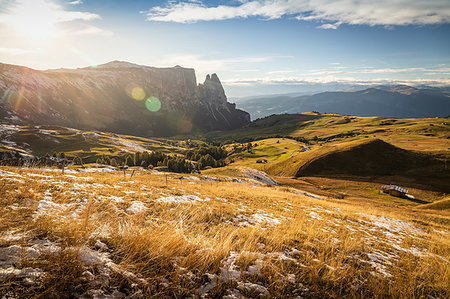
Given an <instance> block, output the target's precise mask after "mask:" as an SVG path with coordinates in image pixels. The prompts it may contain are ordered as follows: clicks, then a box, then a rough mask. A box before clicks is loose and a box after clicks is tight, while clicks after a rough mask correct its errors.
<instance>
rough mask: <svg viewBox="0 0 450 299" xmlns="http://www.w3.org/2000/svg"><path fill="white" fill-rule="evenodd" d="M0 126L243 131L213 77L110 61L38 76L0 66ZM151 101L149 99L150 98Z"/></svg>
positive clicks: (242, 120) (157, 132) (156, 132)
mask: <svg viewBox="0 0 450 299" xmlns="http://www.w3.org/2000/svg"><path fill="white" fill-rule="evenodd" d="M0 95H1V96H2V101H1V102H0V106H1V107H0V121H1V122H3V123H15V124H48V125H62V126H68V127H73V128H78V129H83V130H102V131H110V132H117V133H125V134H133V135H141V136H165V135H173V134H180V133H181V134H182V133H190V132H197V131H205V130H227V129H234V128H238V127H241V126H244V125H246V124H247V123H249V121H250V116H249V114H248V113H246V112H244V111H241V110H238V109H236V107H235V105H234V104H231V103H228V102H227V97H226V95H225V92H224V89H223V87H222V84H221V83H220V80H219V78H218V77H217V75H216V74H212V75H211V76H210V75H208V76H207V77H206V80H205V81H204V83H203V84H198V85H197V82H196V77H195V71H194V70H193V69H189V68H182V67H180V66H176V67H173V68H154V67H148V66H142V65H136V64H132V63H128V62H121V61H113V62H109V63H106V64H103V65H99V66H96V67H88V68H82V69H58V70H48V71H38V70H33V69H30V68H26V67H20V66H14V65H7V64H0ZM149 98H150V99H149Z"/></svg>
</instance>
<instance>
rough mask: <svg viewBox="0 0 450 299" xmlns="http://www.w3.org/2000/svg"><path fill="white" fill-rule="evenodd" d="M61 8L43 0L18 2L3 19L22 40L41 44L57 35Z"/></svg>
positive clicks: (21, 0) (20, 0)
mask: <svg viewBox="0 0 450 299" xmlns="http://www.w3.org/2000/svg"><path fill="white" fill-rule="evenodd" d="M61 11H62V9H61V7H60V6H58V5H56V4H54V3H51V2H48V1H45V0H19V1H17V3H16V5H15V6H13V7H11V9H10V11H9V14H8V15H7V16H5V17H4V18H3V19H4V20H6V21H7V23H8V24H9V25H10V26H11V27H13V28H14V29H15V30H16V31H17V32H18V33H19V34H20V35H21V36H22V38H24V39H27V40H29V41H32V42H43V41H47V40H48V39H50V38H54V37H57V36H58V35H59V32H58V29H57V28H56V24H57V23H58V22H60V21H63V20H61V18H60V15H59V13H60V12H61Z"/></svg>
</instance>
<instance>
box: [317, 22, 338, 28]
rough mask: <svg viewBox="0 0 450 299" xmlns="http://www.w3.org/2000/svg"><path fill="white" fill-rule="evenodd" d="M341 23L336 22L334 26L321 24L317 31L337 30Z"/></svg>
mask: <svg viewBox="0 0 450 299" xmlns="http://www.w3.org/2000/svg"><path fill="white" fill-rule="evenodd" d="M341 24H342V23H341V22H337V23H335V24H323V25H320V26H318V27H317V28H319V29H338V27H339V26H340V25H341Z"/></svg>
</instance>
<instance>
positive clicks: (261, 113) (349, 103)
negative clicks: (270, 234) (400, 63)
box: [236, 85, 450, 119]
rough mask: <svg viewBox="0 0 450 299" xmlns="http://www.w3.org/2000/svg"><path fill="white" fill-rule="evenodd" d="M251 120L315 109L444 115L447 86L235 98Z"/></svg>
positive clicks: (449, 99)
mask: <svg viewBox="0 0 450 299" xmlns="http://www.w3.org/2000/svg"><path fill="white" fill-rule="evenodd" d="M236 102H237V105H238V107H239V108H240V109H243V110H245V111H248V112H249V113H250V115H251V116H252V119H256V118H261V117H265V116H268V115H272V114H281V113H299V112H309V111H317V112H320V113H339V114H344V115H355V116H382V117H397V118H427V117H445V116H448V115H449V114H450V89H448V88H433V87H426V86H425V87H421V88H416V87H411V86H407V85H388V86H385V85H382V86H375V87H370V88H365V89H359V90H350V91H332V92H321V93H317V94H313V95H293V94H285V95H274V96H266V97H250V98H243V99H240V100H236Z"/></svg>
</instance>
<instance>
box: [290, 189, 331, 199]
mask: <svg viewBox="0 0 450 299" xmlns="http://www.w3.org/2000/svg"><path fill="white" fill-rule="evenodd" d="M289 192H292V193H295V194H300V195H305V196H309V197H312V198H315V199H322V200H324V199H325V198H324V197H322V196H319V195H316V194H312V193H308V192H304V191H300V190H289Z"/></svg>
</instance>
